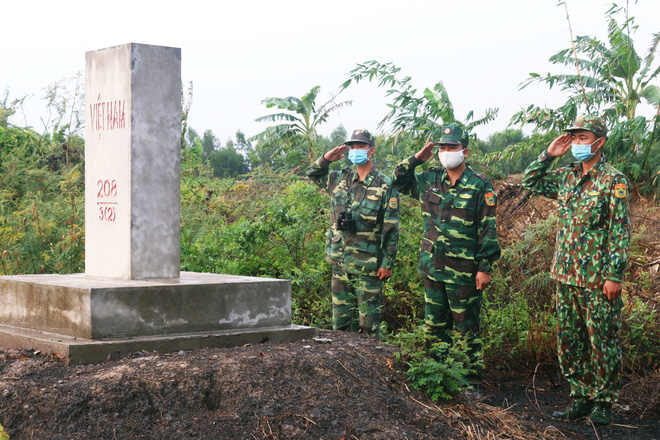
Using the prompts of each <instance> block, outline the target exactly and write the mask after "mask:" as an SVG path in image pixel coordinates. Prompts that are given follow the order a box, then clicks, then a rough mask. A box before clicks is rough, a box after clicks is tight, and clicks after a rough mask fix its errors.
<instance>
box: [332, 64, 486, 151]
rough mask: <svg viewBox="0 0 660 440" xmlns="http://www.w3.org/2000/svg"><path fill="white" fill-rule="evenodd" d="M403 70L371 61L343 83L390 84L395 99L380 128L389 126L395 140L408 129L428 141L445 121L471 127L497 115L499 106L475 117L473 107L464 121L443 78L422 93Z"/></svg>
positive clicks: (388, 94) (391, 93) (351, 74)
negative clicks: (459, 116)
mask: <svg viewBox="0 0 660 440" xmlns="http://www.w3.org/2000/svg"><path fill="white" fill-rule="evenodd" d="M400 71H401V69H400V68H399V67H396V66H395V65H394V64H392V63H379V62H378V61H367V62H365V63H362V64H358V65H357V67H356V68H355V69H353V70H351V71H350V72H348V79H347V80H346V81H345V82H344V83H343V84H342V85H341V90H342V91H343V90H345V89H347V88H348V87H349V86H350V85H351V84H357V83H359V82H360V81H364V80H366V81H378V86H379V87H387V88H388V90H387V92H386V93H385V95H386V96H387V97H389V98H391V100H392V101H391V102H390V103H389V104H387V105H388V107H390V108H391V110H390V111H389V112H388V113H387V114H386V115H385V117H384V118H383V119H382V120H381V121H380V123H379V124H378V128H381V129H382V128H386V127H388V126H389V128H390V130H391V134H392V135H393V138H394V139H393V142H394V143H396V142H397V138H398V137H400V136H402V135H403V134H404V133H406V134H408V135H409V136H412V137H413V139H414V140H416V141H419V140H423V141H425V142H426V141H429V140H433V139H437V138H439V137H440V134H441V129H442V126H443V125H444V124H448V123H450V122H454V123H457V124H459V125H461V126H463V127H464V128H465V129H467V130H470V129H472V128H473V127H476V126H479V125H483V124H486V123H488V122H490V121H492V120H493V119H494V118H495V116H496V115H497V111H498V110H497V109H488V110H486V114H485V116H483V117H482V118H480V119H474V113H473V112H472V111H470V112H468V114H467V115H466V117H465V119H464V121H459V120H458V119H457V118H456V115H455V113H454V106H453V105H452V103H451V100H450V99H449V93H448V92H447V89H446V88H445V87H444V85H443V84H442V82H438V83H436V84H435V85H434V86H433V88H432V89H430V88H425V89H424V91H423V92H422V93H421V94H420V93H419V92H418V90H417V89H416V88H414V87H413V85H412V82H411V80H412V79H411V77H409V76H405V77H402V78H401V77H400V76H399V74H400ZM417 143H419V142H417Z"/></svg>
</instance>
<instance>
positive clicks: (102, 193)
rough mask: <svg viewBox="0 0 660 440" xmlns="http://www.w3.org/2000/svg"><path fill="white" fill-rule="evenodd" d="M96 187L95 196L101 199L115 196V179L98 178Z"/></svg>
mask: <svg viewBox="0 0 660 440" xmlns="http://www.w3.org/2000/svg"><path fill="white" fill-rule="evenodd" d="M96 187H97V188H98V190H99V192H98V193H96V197H97V198H99V199H102V198H104V197H117V181H116V180H99V181H98V182H96Z"/></svg>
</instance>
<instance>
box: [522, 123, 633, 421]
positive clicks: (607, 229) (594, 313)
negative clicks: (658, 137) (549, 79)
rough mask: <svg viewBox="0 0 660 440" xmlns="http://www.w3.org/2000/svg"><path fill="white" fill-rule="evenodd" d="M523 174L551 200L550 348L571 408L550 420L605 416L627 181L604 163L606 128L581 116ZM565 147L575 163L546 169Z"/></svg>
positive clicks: (613, 389) (611, 396)
mask: <svg viewBox="0 0 660 440" xmlns="http://www.w3.org/2000/svg"><path fill="white" fill-rule="evenodd" d="M565 131H566V132H567V133H565V134H563V135H561V136H559V137H558V138H556V139H555V140H554V141H553V142H552V143H551V144H550V146H549V147H548V150H547V151H545V152H543V153H542V154H541V156H540V157H539V158H538V159H537V160H535V161H534V162H532V164H531V165H530V166H529V167H528V168H527V170H526V171H525V178H524V185H525V187H526V188H528V189H530V190H531V191H534V192H537V193H539V194H541V195H543V196H545V197H549V198H551V199H556V200H557V201H558V203H559V211H558V214H559V215H558V217H559V227H558V230H557V239H556V248H555V256H554V262H553V264H552V270H551V276H552V278H554V279H555V280H557V281H558V288H557V348H558V353H559V361H560V366H561V370H562V372H563V374H564V376H565V377H566V380H567V381H568V382H569V384H570V385H571V397H572V399H573V400H572V403H571V406H570V407H569V408H568V409H567V410H565V411H559V412H555V413H554V414H553V417H556V418H561V419H565V420H576V419H578V418H581V417H585V416H589V418H591V420H592V421H593V422H594V423H595V424H608V423H610V422H611V420H612V414H611V409H612V403H613V402H615V401H616V399H617V398H618V396H619V390H620V388H621V379H620V372H621V347H620V344H619V329H620V327H621V308H622V307H623V301H622V299H621V280H622V278H623V273H624V270H625V268H626V262H627V247H628V242H629V240H630V226H629V222H628V212H629V205H628V180H627V179H626V177H625V176H624V175H623V174H621V173H620V172H619V171H617V170H616V169H615V168H614V167H612V166H611V165H609V164H607V163H606V162H605V157H604V156H603V155H602V148H603V145H604V144H605V142H606V136H607V127H606V126H605V122H604V121H603V120H602V119H601V118H599V117H596V116H581V117H579V118H578V119H577V120H576V121H575V124H574V125H573V126H572V127H570V128H568V129H566V130H565ZM569 149H571V151H572V153H573V156H574V157H575V158H576V159H577V160H578V162H575V163H572V164H571V165H568V166H566V167H563V168H559V169H557V170H552V171H550V168H551V166H552V163H553V162H554V160H555V159H556V158H557V157H561V156H563V155H564V154H565V153H566V152H567V151H568V150H569Z"/></svg>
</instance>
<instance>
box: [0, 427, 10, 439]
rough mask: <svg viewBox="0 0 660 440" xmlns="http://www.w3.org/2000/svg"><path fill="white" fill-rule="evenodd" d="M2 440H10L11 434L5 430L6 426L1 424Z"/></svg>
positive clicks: (0, 435)
mask: <svg viewBox="0 0 660 440" xmlns="http://www.w3.org/2000/svg"><path fill="white" fill-rule="evenodd" d="M0 440H9V435H8V434H7V433H6V432H5V428H3V427H2V425H0Z"/></svg>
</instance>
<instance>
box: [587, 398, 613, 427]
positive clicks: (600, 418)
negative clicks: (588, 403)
mask: <svg viewBox="0 0 660 440" xmlns="http://www.w3.org/2000/svg"><path fill="white" fill-rule="evenodd" d="M589 418H590V419H591V422H592V423H593V424H594V425H596V426H600V425H609V424H610V423H612V404H611V403H606V402H596V404H595V405H594V407H593V408H592V410H591V412H590V413H589Z"/></svg>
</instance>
